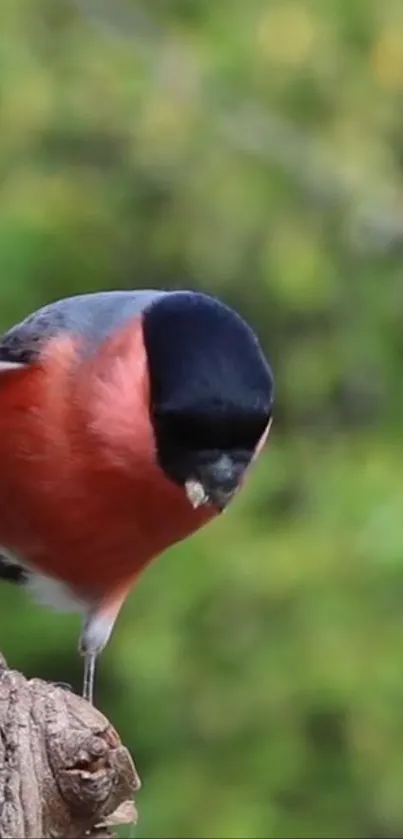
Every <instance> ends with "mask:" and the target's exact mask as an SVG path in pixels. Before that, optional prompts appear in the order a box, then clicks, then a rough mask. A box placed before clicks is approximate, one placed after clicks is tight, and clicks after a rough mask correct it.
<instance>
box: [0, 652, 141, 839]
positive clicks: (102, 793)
mask: <svg viewBox="0 0 403 839" xmlns="http://www.w3.org/2000/svg"><path fill="white" fill-rule="evenodd" d="M140 786H141V784H140V779H139V777H138V775H137V772H136V769H135V766H134V764H133V761H132V759H131V757H130V755H129V752H128V751H127V749H126V748H125V747H124V746H123V745H122V743H121V741H120V739H119V736H118V734H117V733H116V731H115V730H114V728H113V727H112V726H111V724H110V723H109V722H108V720H107V719H106V718H105V717H104V716H103V715H102V714H101V713H100V712H99V711H98V710H97V709H96V708H94V707H92V706H91V705H89V704H88V702H86V701H85V700H84V699H81V698H80V697H79V696H76V695H75V694H74V693H71V692H70V691H68V690H64V689H62V688H61V687H57V686H55V685H52V684H49V683H47V682H44V681H42V680H40V679H31V680H30V681H28V680H27V679H25V677H24V676H23V675H22V674H21V673H17V672H16V671H13V670H9V669H8V668H7V665H6V663H5V661H4V659H3V658H2V657H0V837H1V839H39V837H41V839H48V837H49V839H81V837H90V838H91V839H101V837H105V839H106V837H113V836H114V834H113V833H111V832H110V830H111V828H113V826H114V825H119V824H130V823H133V822H135V821H136V817H137V814H136V809H135V806H134V803H133V800H132V799H133V794H134V793H135V792H136V791H137V790H139V789H140Z"/></svg>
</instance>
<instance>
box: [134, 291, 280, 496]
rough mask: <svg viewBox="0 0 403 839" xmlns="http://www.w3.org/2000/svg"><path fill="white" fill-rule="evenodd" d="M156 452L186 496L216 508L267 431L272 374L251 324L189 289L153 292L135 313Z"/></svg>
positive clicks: (235, 485) (230, 492) (229, 493)
mask: <svg viewBox="0 0 403 839" xmlns="http://www.w3.org/2000/svg"><path fill="white" fill-rule="evenodd" d="M143 334H144V342H145V349H146V353H147V356H148V368H149V377H150V414H151V419H152V424H153V429H154V437H155V442H156V450H157V458H158V461H159V465H160V467H161V468H162V470H163V471H164V473H165V475H166V476H167V477H168V478H169V479H170V480H171V481H173V482H174V483H175V484H177V485H179V486H180V487H182V488H183V490H184V492H185V493H186V495H187V498H188V500H189V502H190V504H191V505H192V506H193V507H195V508H196V507H199V506H201V505H203V504H211V505H213V506H214V507H215V508H216V509H218V510H220V511H222V510H224V509H225V508H226V506H227V505H228V503H229V502H230V501H231V499H232V498H233V496H234V494H235V493H236V491H237V490H238V489H239V487H240V485H241V483H242V480H243V477H244V475H245V472H246V470H247V468H248V466H249V465H250V464H251V462H252V460H253V459H254V458H255V457H256V454H257V453H258V451H259V450H260V448H261V447H262V445H263V443H264V441H265V438H266V436H267V434H268V431H269V428H270V423H271V416H272V404H273V377H272V373H271V370H270V366H269V364H268V363H267V361H266V359H265V357H264V354H263V352H262V349H261V347H260V344H259V342H258V339H257V338H256V335H255V334H254V332H253V330H252V329H251V328H250V327H249V326H248V325H247V324H246V323H245V321H244V320H243V319H242V318H241V317H240V316H239V315H238V314H237V313H236V312H234V311H233V310H232V309H231V308H229V307H228V306H226V305H224V304H223V303H222V302H220V301H219V300H217V299H216V298H214V297H211V296H209V295H206V294H202V293H197V292H186V291H183V292H172V293H170V294H167V295H162V296H158V297H157V298H156V300H155V301H154V302H153V303H152V305H151V306H149V307H148V309H147V310H146V311H145V313H144V315H143Z"/></svg>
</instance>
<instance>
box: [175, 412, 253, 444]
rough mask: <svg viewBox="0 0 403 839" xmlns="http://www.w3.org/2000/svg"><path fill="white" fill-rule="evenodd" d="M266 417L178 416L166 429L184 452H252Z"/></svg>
mask: <svg viewBox="0 0 403 839" xmlns="http://www.w3.org/2000/svg"><path fill="white" fill-rule="evenodd" d="M268 419H269V418H268V417H263V418H262V417H258V418H256V417H253V418H245V417H242V418H239V417H218V418H214V417H213V418H211V417H205V416H200V415H196V416H195V415H191V414H189V415H185V414H179V415H177V416H175V417H174V416H172V417H171V418H170V421H169V423H168V426H167V427H166V430H167V433H168V434H169V436H170V438H171V440H172V441H173V442H175V443H176V444H177V445H178V446H180V447H183V448H187V449H195V450H201V449H234V448H240V449H246V450H250V451H252V450H253V449H254V448H255V446H256V445H257V443H258V441H259V440H260V438H261V436H262V434H263V433H264V431H265V429H266V426H267V423H268Z"/></svg>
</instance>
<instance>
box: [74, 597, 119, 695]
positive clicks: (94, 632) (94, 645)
mask: <svg viewBox="0 0 403 839" xmlns="http://www.w3.org/2000/svg"><path fill="white" fill-rule="evenodd" d="M114 622H115V621H114V618H111V615H110V613H108V612H103V611H101V610H100V609H94V610H91V611H90V612H89V613H88V614H87V617H86V619H85V623H84V626H83V630H82V633H81V635H80V641H79V652H80V653H81V655H82V656H83V658H84V679H83V698H84V699H86V700H87V702H90V704H91V705H93V704H94V681H95V670H96V663H97V658H98V656H99V654H100V653H101V652H102V650H103V649H104V647H106V645H107V643H108V641H109V638H110V635H111V632H112V629H113V625H114Z"/></svg>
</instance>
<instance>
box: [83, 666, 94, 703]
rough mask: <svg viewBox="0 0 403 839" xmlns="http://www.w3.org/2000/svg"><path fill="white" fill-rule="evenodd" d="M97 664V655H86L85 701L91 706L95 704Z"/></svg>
mask: <svg viewBox="0 0 403 839" xmlns="http://www.w3.org/2000/svg"><path fill="white" fill-rule="evenodd" d="M96 663H97V653H86V654H85V655H84V680H83V699H86V700H87V702H89V703H90V705H93V704H94V682H95V670H96Z"/></svg>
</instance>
